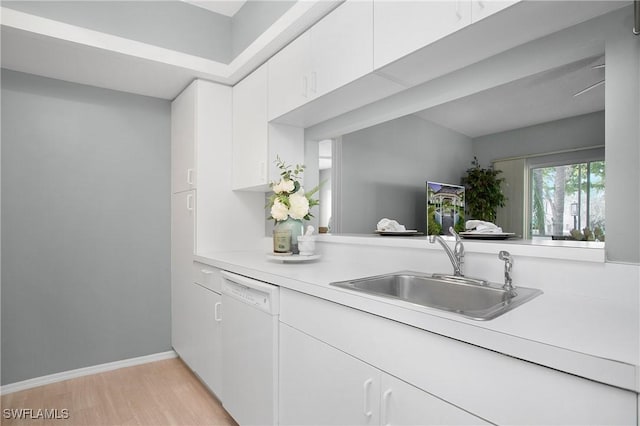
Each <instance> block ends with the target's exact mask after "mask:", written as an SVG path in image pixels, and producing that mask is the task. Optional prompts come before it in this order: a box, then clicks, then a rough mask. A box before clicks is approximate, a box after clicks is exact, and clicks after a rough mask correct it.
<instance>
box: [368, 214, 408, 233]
mask: <svg viewBox="0 0 640 426" xmlns="http://www.w3.org/2000/svg"><path fill="white" fill-rule="evenodd" d="M376 229H377V230H378V231H382V232H385V231H387V232H388V231H391V232H404V231H406V230H407V228H406V227H405V226H404V225H400V224H399V223H398V221H397V220H393V219H387V218H386V217H385V218H384V219H380V221H379V222H378V225H377V226H376Z"/></svg>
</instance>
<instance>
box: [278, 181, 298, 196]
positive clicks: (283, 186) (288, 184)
mask: <svg viewBox="0 0 640 426" xmlns="http://www.w3.org/2000/svg"><path fill="white" fill-rule="evenodd" d="M294 188H295V184H294V183H293V181H292V180H286V179H281V180H280V182H278V183H277V184H275V185H273V192H275V193H276V194H280V193H282V192H291V191H293V189H294Z"/></svg>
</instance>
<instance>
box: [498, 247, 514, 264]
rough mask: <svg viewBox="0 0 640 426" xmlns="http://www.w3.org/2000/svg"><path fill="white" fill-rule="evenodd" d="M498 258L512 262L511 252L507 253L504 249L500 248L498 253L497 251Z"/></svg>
mask: <svg viewBox="0 0 640 426" xmlns="http://www.w3.org/2000/svg"><path fill="white" fill-rule="evenodd" d="M498 259H500V260H504V261H509V262H513V257H511V253H509V252H508V251H506V250H500V253H498Z"/></svg>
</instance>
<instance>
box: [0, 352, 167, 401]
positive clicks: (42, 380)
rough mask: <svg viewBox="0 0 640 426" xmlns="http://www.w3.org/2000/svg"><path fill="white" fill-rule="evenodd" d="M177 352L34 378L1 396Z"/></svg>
mask: <svg viewBox="0 0 640 426" xmlns="http://www.w3.org/2000/svg"><path fill="white" fill-rule="evenodd" d="M177 356H178V354H177V353H175V351H173V350H171V351H167V352H159V353H157V354H151V355H145V356H139V357H136V358H129V359H123V360H120V361H114V362H107V363H106V364H98V365H92V366H90V367H84V368H78V369H76V370H69V371H62V372H60V373H55V374H49V375H47V376H41V377H34V378H33V379H29V380H23V381H22V382H16V383H10V384H8V385H4V386H2V387H0V395H6V394H9V393H13V392H18V391H21V390H25V389H31V388H35V387H37V386H42V385H48V384H50V383H56V382H61V381H63V380H69V379H75V378H76V377H82V376H88V375H90V374H96V373H103V372H105V371H111V370H117V369H119V368H124V367H132V366H134V365H140V364H146V363H148V362H153V361H161V360H163V359H170V358H175V357H177Z"/></svg>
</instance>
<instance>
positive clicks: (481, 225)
mask: <svg viewBox="0 0 640 426" xmlns="http://www.w3.org/2000/svg"><path fill="white" fill-rule="evenodd" d="M465 229H466V230H467V232H474V233H477V234H502V228H500V227H499V226H498V225H496V224H495V223H491V222H485V221H483V220H468V221H467V222H466V223H465Z"/></svg>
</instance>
